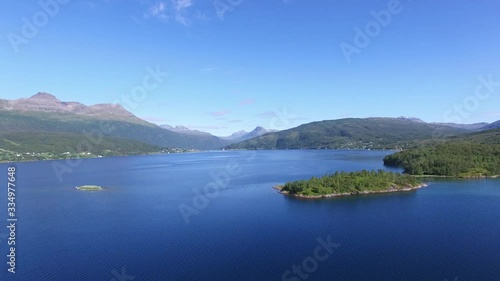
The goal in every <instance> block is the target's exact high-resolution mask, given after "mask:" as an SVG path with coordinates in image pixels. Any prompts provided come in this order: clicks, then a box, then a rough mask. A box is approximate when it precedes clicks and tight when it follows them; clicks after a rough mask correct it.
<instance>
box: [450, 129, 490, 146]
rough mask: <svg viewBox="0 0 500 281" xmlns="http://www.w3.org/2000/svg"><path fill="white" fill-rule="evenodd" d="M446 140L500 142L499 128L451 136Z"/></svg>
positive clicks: (483, 142) (482, 142) (484, 142)
mask: <svg viewBox="0 0 500 281" xmlns="http://www.w3.org/2000/svg"><path fill="white" fill-rule="evenodd" d="M444 140H446V141H468V142H474V143H481V144H500V128H498V129H490V130H485V131H480V132H474V133H469V134H465V135H458V136H452V137H450V138H446V139H444Z"/></svg>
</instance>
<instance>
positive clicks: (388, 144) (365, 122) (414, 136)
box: [227, 117, 469, 149]
mask: <svg viewBox="0 0 500 281" xmlns="http://www.w3.org/2000/svg"><path fill="white" fill-rule="evenodd" d="M468 132H469V131H468V130H464V129H459V128H453V127H449V126H443V125H438V124H429V123H425V122H415V121H414V120H408V119H405V118H382V117H380V118H379V117H377V118H364V119H362V118H346V119H338V120H327V121H318V122H312V123H308V124H304V125H300V126H298V127H295V128H292V129H288V130H284V131H279V132H274V133H268V134H266V135H263V136H260V137H257V138H253V139H249V140H246V141H243V142H240V143H237V144H233V145H230V146H228V147H227V148H228V149H301V148H304V149H318V148H370V149H394V148H401V147H407V146H409V145H412V144H413V143H414V142H415V141H418V140H425V139H431V138H435V137H446V136H452V135H459V134H465V133H468Z"/></svg>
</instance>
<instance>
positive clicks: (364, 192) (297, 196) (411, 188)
mask: <svg viewBox="0 0 500 281" xmlns="http://www.w3.org/2000/svg"><path fill="white" fill-rule="evenodd" d="M427 186H429V185H428V184H426V183H422V184H419V185H417V186H412V187H404V188H401V189H397V188H394V186H391V187H390V188H389V189H387V190H373V191H359V192H344V193H331V194H321V195H303V194H290V193H289V192H288V191H281V188H282V187H283V186H282V185H276V186H273V188H274V189H276V190H278V193H280V194H283V195H286V196H291V197H295V198H301V199H323V198H332V197H341V196H353V195H366V194H378V193H392V192H408V191H413V190H417V189H420V188H422V187H427Z"/></svg>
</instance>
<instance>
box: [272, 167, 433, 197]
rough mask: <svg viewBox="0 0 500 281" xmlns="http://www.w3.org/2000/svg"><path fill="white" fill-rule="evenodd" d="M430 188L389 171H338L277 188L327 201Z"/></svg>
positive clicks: (290, 193)
mask: <svg viewBox="0 0 500 281" xmlns="http://www.w3.org/2000/svg"><path fill="white" fill-rule="evenodd" d="M424 186H427V185H426V184H424V183H422V182H420V181H419V180H418V179H417V178H416V177H413V176H410V175H405V174H400V173H394V172H389V171H383V170H377V171H374V170H372V171H367V170H362V171H357V172H350V173H346V172H335V173H334V174H329V175H325V176H323V177H320V178H316V177H312V178H311V179H310V180H299V181H294V182H287V183H285V184H284V185H278V186H275V187H274V188H275V189H277V190H278V191H279V192H280V193H281V194H285V195H291V196H294V197H299V198H311V199H319V198H328V197H336V196H347V195H357V194H371V193H387V192H401V191H411V190H415V189H418V188H421V187H424Z"/></svg>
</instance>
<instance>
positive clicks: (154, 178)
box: [0, 150, 500, 281]
mask: <svg viewBox="0 0 500 281" xmlns="http://www.w3.org/2000/svg"><path fill="white" fill-rule="evenodd" d="M388 153H389V152H383V151H340V150H314V151H309V150H293V151H258V152H255V153H253V152H204V153H190V154H172V155H158V156H140V157H116V158H106V159H88V160H82V161H81V162H80V163H75V164H74V165H73V166H74V167H69V166H67V163H65V161H43V162H32V163H17V164H15V166H16V168H17V174H16V176H17V185H18V187H17V214H18V219H19V221H18V222H17V229H16V231H17V236H16V239H17V244H16V246H17V250H16V256H17V264H16V274H15V275H14V274H10V273H7V264H6V262H7V257H6V255H7V254H8V251H7V241H6V239H5V238H6V237H5V235H6V234H7V230H6V228H5V227H2V228H0V240H1V241H0V264H1V272H0V280H117V281H121V280H259V281H262V280H293V281H297V280H419V281H421V280H436V281H444V280H449V281H452V280H453V281H455V280H456V281H458V280H500V242H499V239H500V221H499V220H500V219H499V214H500V180H462V181H432V182H431V185H430V186H429V187H427V188H423V189H420V190H417V191H414V192H408V193H397V194H396V193H393V194H382V195H363V196H351V197H343V198H333V199H327V200H321V201H314V200H299V199H294V198H290V197H286V196H283V195H280V194H278V193H276V191H275V190H274V189H272V188H271V187H272V186H273V185H276V184H280V183H284V182H286V181H289V180H296V179H307V178H310V177H311V176H321V175H323V174H325V173H330V172H334V171H337V170H344V171H354V170H359V169H379V168H384V167H383V165H382V159H383V157H384V155H386V154H388ZM55 163H57V164H60V165H66V166H67V167H68V170H67V173H65V174H63V175H62V178H60V179H59V178H58V177H57V176H56V173H55V172H54V168H53V166H54V165H55ZM8 166H10V165H7V164H1V165H0V182H2V181H4V182H6V181H7V167H8ZM211 174H212V176H211ZM214 174H216V175H217V174H218V175H225V176H222V177H221V178H219V180H217V179H214V177H213V175H214ZM2 178H3V180H2ZM217 183H219V184H220V186H221V187H222V188H219V190H218V192H217V190H214V189H208V193H206V194H205V196H203V197H197V199H198V200H196V203H197V205H194V204H193V198H195V196H200V193H198V191H195V190H194V189H197V190H199V192H201V193H204V192H207V191H204V188H205V187H206V186H209V187H214V186H215V185H216V184H217ZM82 184H96V185H102V186H104V187H106V189H105V190H103V191H100V192H83V191H78V190H76V189H75V186H77V185H82ZM5 189H6V188H2V190H4V191H2V192H0V196H1V197H2V199H1V200H0V204H1V205H0V215H1V216H0V217H1V218H2V225H3V226H4V225H6V220H5V219H6V218H7V212H6V209H7V200H6V198H7V195H6V191H5ZM201 198H206V199H205V200H202V199H201ZM180 206H183V208H187V209H189V210H191V211H192V213H187V215H186V214H185V215H184V216H183V215H182V213H181V211H180ZM187 209H186V210H187ZM319 240H323V241H328V240H329V242H330V248H329V249H328V250H329V251H330V252H328V251H327V248H326V247H322V246H321V245H322V244H321V243H320V242H318V241H319ZM332 245H335V246H332ZM317 249H318V251H319V252H318V251H316V250H317ZM315 251H316V252H317V254H318V253H319V254H321V261H319V260H318V257H319V256H316V257H315ZM304 263H305V264H304ZM294 265H297V266H300V267H301V268H300V272H298V273H293V272H292V271H293V266H294ZM304 265H305V267H306V268H304V267H303V266H304ZM287 271H290V272H288V273H287ZM296 272H297V271H296ZM285 273H286V274H285ZM284 274H285V276H284V277H285V278H284V279H283V275H284ZM306 278H307V279H306Z"/></svg>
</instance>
